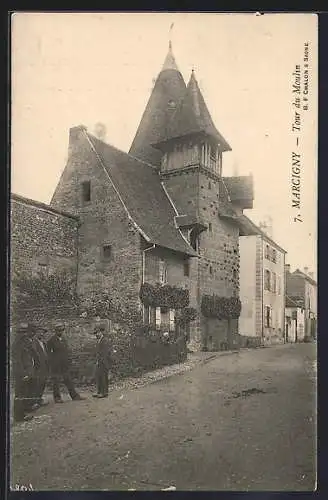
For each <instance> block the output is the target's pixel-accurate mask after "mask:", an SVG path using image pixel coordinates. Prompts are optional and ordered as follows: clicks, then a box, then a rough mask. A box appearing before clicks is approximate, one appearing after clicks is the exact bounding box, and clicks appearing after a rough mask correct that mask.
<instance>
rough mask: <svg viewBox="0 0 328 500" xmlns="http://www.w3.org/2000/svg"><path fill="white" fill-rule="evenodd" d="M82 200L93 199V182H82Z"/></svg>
mask: <svg viewBox="0 0 328 500" xmlns="http://www.w3.org/2000/svg"><path fill="white" fill-rule="evenodd" d="M82 200H83V201H84V202H88V201H91V182H90V181H85V182H82Z"/></svg>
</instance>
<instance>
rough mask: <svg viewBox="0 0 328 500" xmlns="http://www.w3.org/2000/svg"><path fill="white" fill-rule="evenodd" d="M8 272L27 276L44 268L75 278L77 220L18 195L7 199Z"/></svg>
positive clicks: (50, 271)
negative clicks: (8, 231)
mask: <svg viewBox="0 0 328 500" xmlns="http://www.w3.org/2000/svg"><path fill="white" fill-rule="evenodd" d="M10 229H11V235H10V258H11V262H10V263H11V272H12V274H17V273H28V274H29V275H30V276H31V275H35V274H37V273H38V272H40V270H41V268H43V267H45V268H47V272H49V273H51V274H53V273H56V272H58V271H62V270H63V269H65V270H67V271H68V272H69V273H71V274H72V275H74V276H75V277H76V272H77V238H78V219H77V218H76V217H74V216H68V215H66V214H64V213H63V212H61V211H57V210H54V209H52V208H51V207H50V206H48V205H45V204H43V203H39V202H36V201H33V200H29V199H27V198H23V197H21V196H17V195H12V197H11V225H10Z"/></svg>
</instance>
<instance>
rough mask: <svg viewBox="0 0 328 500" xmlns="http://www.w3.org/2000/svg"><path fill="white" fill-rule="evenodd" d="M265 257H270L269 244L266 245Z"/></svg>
mask: <svg viewBox="0 0 328 500" xmlns="http://www.w3.org/2000/svg"><path fill="white" fill-rule="evenodd" d="M265 258H266V259H269V258H270V249H269V245H265Z"/></svg>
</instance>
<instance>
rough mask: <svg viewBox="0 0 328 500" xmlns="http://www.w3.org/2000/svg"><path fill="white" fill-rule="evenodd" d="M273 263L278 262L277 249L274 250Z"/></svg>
mask: <svg viewBox="0 0 328 500" xmlns="http://www.w3.org/2000/svg"><path fill="white" fill-rule="evenodd" d="M272 262H277V250H276V249H275V248H273V249H272Z"/></svg>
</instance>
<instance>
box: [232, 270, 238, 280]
mask: <svg viewBox="0 0 328 500" xmlns="http://www.w3.org/2000/svg"><path fill="white" fill-rule="evenodd" d="M232 277H233V279H234V280H236V279H237V271H236V269H234V270H233V271H232Z"/></svg>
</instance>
